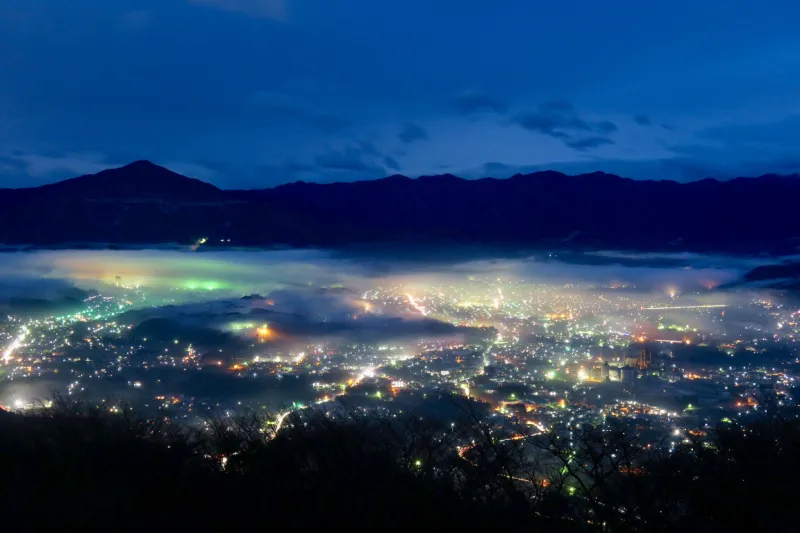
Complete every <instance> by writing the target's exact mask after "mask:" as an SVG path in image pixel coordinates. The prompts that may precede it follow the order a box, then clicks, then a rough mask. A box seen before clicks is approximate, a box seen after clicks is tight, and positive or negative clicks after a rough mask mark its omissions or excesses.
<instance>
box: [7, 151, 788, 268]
mask: <svg viewBox="0 0 800 533" xmlns="http://www.w3.org/2000/svg"><path fill="white" fill-rule="evenodd" d="M799 201H800V176H776V175H766V176H762V177H759V178H737V179H734V180H730V181H716V180H712V179H707V180H702V181H696V182H691V183H676V182H673V181H640V180H631V179H626V178H621V177H618V176H614V175H611V174H605V173H602V172H595V173H592V174H584V175H578V176H568V175H565V174H561V173H559V172H552V171H545V172H537V173H533V174H525V175H521V174H520V175H515V176H512V177H511V178H508V179H494V178H485V179H478V180H465V179H461V178H458V177H456V176H453V175H450V174H446V175H440V176H423V177H420V178H417V179H411V178H407V177H405V176H399V175H395V176H391V177H388V178H384V179H378V180H373V181H360V182H352V183H331V184H318V183H305V182H295V183H290V184H287V185H281V186H278V187H274V188H271V189H261V190H247V191H244V190H221V189H218V188H217V187H214V186H213V185H210V184H208V183H204V182H202V181H199V180H196V179H192V178H187V177H185V176H181V175H180V174H176V173H174V172H172V171H170V170H167V169H165V168H163V167H159V166H157V165H154V164H152V163H149V162H146V161H138V162H135V163H131V164H130V165H127V166H124V167H121V168H117V169H111V170H106V171H103V172H100V173H98V174H93V175H88V176H81V177H78V178H73V179H69V180H65V181H62V182H59V183H55V184H51V185H45V186H42V187H36V188H27V189H0V211H2V213H3V215H4V216H3V222H4V223H3V224H2V225H0V242H2V243H5V244H9V245H39V246H49V245H63V244H75V243H85V244H106V243H109V244H120V245H140V244H142V245H143V244H159V243H180V244H189V243H193V242H195V241H196V240H197V239H200V238H203V237H205V238H208V242H209V244H212V243H219V242H221V241H223V240H224V242H225V243H226V245H231V246H275V245H284V246H298V247H308V246H320V247H334V248H336V247H345V246H358V245H375V244H393V245H433V246H438V245H446V244H468V245H474V244H478V245H491V246H515V247H531V248H559V249H565V248H573V249H592V248H617V249H629V250H660V251H667V250H673V251H681V250H691V251H702V252H709V251H715V252H729V253H771V254H778V253H789V252H794V251H795V250H796V249H797V247H798V245H800V229H798V228H799V226H798V225H797V224H796V221H795V220H794V218H795V217H794V210H795V209H796V206H797V204H798V202H799ZM228 239H230V241H228Z"/></svg>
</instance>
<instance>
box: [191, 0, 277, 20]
mask: <svg viewBox="0 0 800 533" xmlns="http://www.w3.org/2000/svg"><path fill="white" fill-rule="evenodd" d="M188 2H189V3H190V4H198V5H204V6H208V7H214V8H217V9H223V10H225V11H234V12H238V13H244V14H245V15H250V16H252V17H264V18H270V19H273V20H281V21H282V20H285V19H286V15H287V11H286V1H285V0H188Z"/></svg>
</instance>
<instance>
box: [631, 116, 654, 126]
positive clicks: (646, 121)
mask: <svg viewBox="0 0 800 533" xmlns="http://www.w3.org/2000/svg"><path fill="white" fill-rule="evenodd" d="M633 121H634V122H636V123H637V124H638V125H640V126H650V125H652V124H653V122H652V121H651V120H650V117H648V116H647V115H636V116H634V117H633Z"/></svg>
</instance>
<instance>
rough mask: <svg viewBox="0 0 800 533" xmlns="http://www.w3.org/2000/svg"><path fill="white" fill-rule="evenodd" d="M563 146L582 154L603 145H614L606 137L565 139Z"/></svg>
mask: <svg viewBox="0 0 800 533" xmlns="http://www.w3.org/2000/svg"><path fill="white" fill-rule="evenodd" d="M564 144H566V145H567V146H569V147H570V148H572V149H574V150H578V151H579V152H584V151H586V150H590V149H592V148H599V147H601V146H604V145H608V144H614V141H612V140H611V139H609V138H608V137H586V138H584V139H567V140H565V141H564Z"/></svg>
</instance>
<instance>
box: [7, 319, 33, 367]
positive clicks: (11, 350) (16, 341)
mask: <svg viewBox="0 0 800 533" xmlns="http://www.w3.org/2000/svg"><path fill="white" fill-rule="evenodd" d="M27 336H28V328H27V326H22V332H21V333H20V334H19V336H18V337H17V338H16V339H14V341H13V342H12V343H11V344H9V346H8V348H6V351H5V352H3V364H7V363H8V362H9V361H10V360H11V356H12V355H14V351H15V350H16V349H17V348H19V347H20V346H22V343H23V341H24V340H25V337H27Z"/></svg>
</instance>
